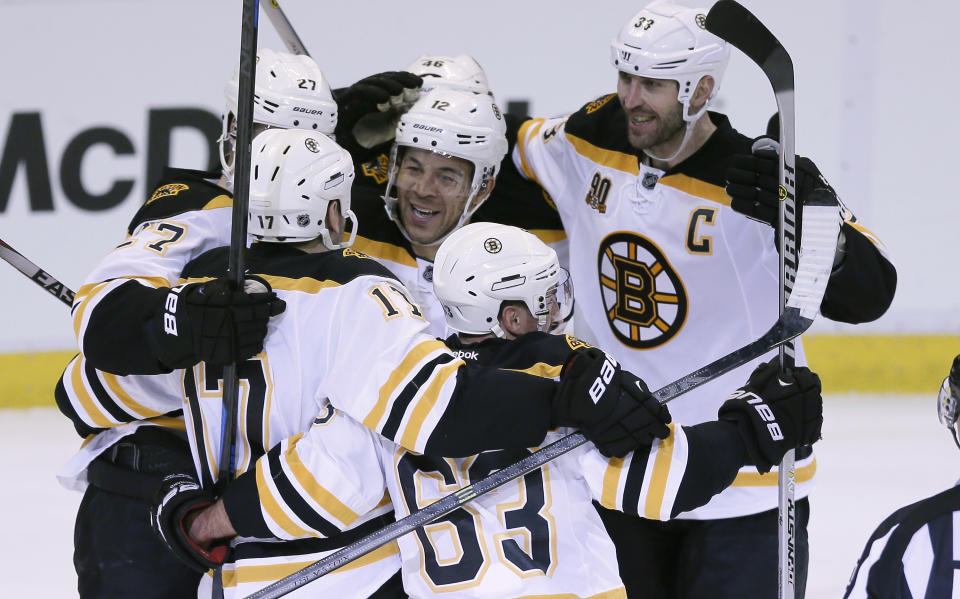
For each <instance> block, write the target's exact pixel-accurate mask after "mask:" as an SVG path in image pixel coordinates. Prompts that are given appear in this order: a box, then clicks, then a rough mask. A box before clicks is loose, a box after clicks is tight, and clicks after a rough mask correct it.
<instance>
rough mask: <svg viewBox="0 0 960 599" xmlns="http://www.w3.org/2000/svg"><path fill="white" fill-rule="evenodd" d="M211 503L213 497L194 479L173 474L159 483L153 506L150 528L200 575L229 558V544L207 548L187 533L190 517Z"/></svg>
mask: <svg viewBox="0 0 960 599" xmlns="http://www.w3.org/2000/svg"><path fill="white" fill-rule="evenodd" d="M212 503H213V496H212V495H210V494H209V493H207V492H206V491H204V490H203V489H202V488H200V485H199V484H197V480H196V479H195V478H194V477H192V476H190V475H189V474H170V475H167V476H166V477H164V479H163V482H162V483H160V488H159V489H158V490H157V494H156V496H155V497H154V501H153V505H152V506H150V526H151V527H152V528H153V532H154V534H155V535H157V537H159V538H160V540H161V541H162V542H163V544H164V545H166V546H167V547H168V548H169V549H170V551H172V552H173V554H174V555H176V556H177V558H178V559H179V560H180V561H182V562H183V563H184V564H186V565H187V566H189V567H190V568H192V569H193V570H196V571H198V572H206V571H207V570H210V569H211V568H216V567H218V566H220V565H221V564H223V560H224V559H225V558H226V555H227V548H228V545H226V544H221V545H214V546H212V547H210V548H209V549H204V548H203V547H201V546H200V545H198V544H197V543H195V542H194V541H193V539H191V538H190V536H189V535H188V534H187V526H186V522H185V521H186V520H187V518H188V516H189V515H190V514H192V513H193V512H196V511H198V510H202V509H203V508H205V507H207V506H208V505H211V504H212Z"/></svg>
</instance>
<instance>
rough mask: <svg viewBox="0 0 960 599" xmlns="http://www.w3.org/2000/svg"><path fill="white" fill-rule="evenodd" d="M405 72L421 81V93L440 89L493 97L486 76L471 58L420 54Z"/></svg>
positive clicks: (462, 55) (478, 64)
mask: <svg viewBox="0 0 960 599" xmlns="http://www.w3.org/2000/svg"><path fill="white" fill-rule="evenodd" d="M407 71H409V72H411V73H413V74H414V75H419V76H420V77H421V78H422V79H423V87H421V88H420V91H421V93H424V94H425V93H427V92H429V91H430V90H432V89H435V88H438V87H442V88H445V89H455V90H459V91H466V92H472V93H475V94H486V95H489V96H492V95H493V92H491V91H490V84H489V83H488V82H487V74H486V73H485V72H484V71H483V67H481V66H480V63H478V62H477V61H476V59H474V58H473V57H472V56H468V55H467V54H461V55H459V56H438V55H430V54H421V55H420V57H419V58H417V59H416V60H415V61H413V63H412V64H411V65H410V66H409V67H407Z"/></svg>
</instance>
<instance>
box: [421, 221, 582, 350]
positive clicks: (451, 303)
mask: <svg viewBox="0 0 960 599" xmlns="http://www.w3.org/2000/svg"><path fill="white" fill-rule="evenodd" d="M433 290H434V293H436V295H437V300H439V302H440V304H441V305H442V306H443V311H444V315H445V316H446V320H447V326H449V327H450V328H451V329H453V330H455V331H459V332H461V333H468V334H474V335H480V334H486V333H494V334H495V335H496V336H498V337H503V336H504V332H503V330H502V329H501V327H500V322H499V318H500V308H501V306H502V304H503V302H505V301H520V302H523V303H524V305H525V306H526V307H527V309H528V310H530V313H531V314H532V315H533V316H534V318H536V319H537V322H538V327H537V328H538V330H540V331H543V332H547V331H548V330H549V329H550V325H551V324H555V323H556V322H559V319H560V317H561V315H562V314H563V312H564V311H565V305H566V304H567V303H569V302H571V301H572V299H573V298H572V290H571V288H570V284H569V277H568V276H567V273H566V271H565V270H563V269H562V268H561V267H560V262H559V261H558V260H557V253H556V252H555V251H554V250H553V248H551V247H550V246H548V245H547V244H545V243H543V242H542V241H540V239H539V238H537V236H536V235H533V234H532V233H529V232H528V231H525V230H523V229H520V228H518V227H511V226H509V225H501V224H497V223H471V224H469V225H465V226H463V227H461V228H460V229H458V230H457V231H455V232H454V233H453V234H451V235H450V236H449V237H448V238H447V239H446V241H444V242H443V244H442V245H441V246H440V249H439V250H438V251H437V256H436V259H435V260H434V263H433Z"/></svg>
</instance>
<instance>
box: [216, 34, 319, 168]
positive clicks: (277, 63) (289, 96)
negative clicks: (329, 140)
mask: <svg viewBox="0 0 960 599" xmlns="http://www.w3.org/2000/svg"><path fill="white" fill-rule="evenodd" d="M254 79H255V80H254V88H255V89H254V95H253V122H254V123H259V124H262V125H268V126H271V127H280V128H284V129H292V128H297V129H307V130H310V131H313V132H316V133H322V134H323V135H328V136H332V135H333V130H334V129H335V128H336V126H337V103H336V102H335V101H334V100H333V94H332V93H330V84H329V83H328V82H327V79H326V77H324V76H323V73H322V72H321V71H320V67H319V66H317V63H316V62H314V60H313V59H312V58H310V57H309V56H303V55H299V54H290V53H288V52H276V51H274V50H271V49H269V48H261V49H260V50H258V51H257V67H256V73H255V75H254ZM239 89H240V66H239V65H237V67H236V68H235V69H234V71H233V76H232V77H231V78H230V81H228V82H227V85H226V87H224V90H223V91H224V96H225V99H226V105H225V107H224V110H223V116H222V119H221V120H222V122H223V125H222V130H221V135H220V140H219V141H220V163H221V165H222V166H223V172H224V175H226V177H227V181H228V182H229V183H230V184H231V186H232V185H233V164H232V162H233V161H232V160H228V159H227V153H232V152H233V148H232V145H233V144H232V143H231V147H230V148H227V147H226V144H227V143H229V142H231V141H232V136H234V135H235V132H234V121H235V120H236V114H237V106H238V96H239Z"/></svg>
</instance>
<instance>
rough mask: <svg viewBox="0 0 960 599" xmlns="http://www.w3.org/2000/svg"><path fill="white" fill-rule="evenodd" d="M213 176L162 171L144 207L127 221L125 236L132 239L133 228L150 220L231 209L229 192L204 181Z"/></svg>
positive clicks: (184, 170) (204, 173)
mask: <svg viewBox="0 0 960 599" xmlns="http://www.w3.org/2000/svg"><path fill="white" fill-rule="evenodd" d="M216 176H218V174H217V173H215V172H204V171H192V170H187V169H175V168H167V169H165V170H164V173H163V176H162V177H161V179H160V181H158V182H157V185H156V186H155V187H154V189H153V191H152V192H151V193H150V197H149V198H147V201H146V203H145V204H144V205H143V206H141V207H140V209H139V210H137V213H136V214H135V215H134V216H133V219H131V221H130V224H129V225H128V226H127V232H128V233H130V234H131V235H132V234H133V231H134V230H135V229H136V228H137V227H139V226H140V225H142V224H143V223H145V222H149V221H153V220H161V219H165V218H172V217H174V216H177V215H180V214H184V213H186V212H194V211H197V210H210V209H213V208H229V207H231V206H233V196H232V195H231V194H230V192H228V191H227V190H226V189H224V188H222V187H220V186H219V185H217V184H216V183H213V182H212V181H209V180H208V179H209V178H213V177H216Z"/></svg>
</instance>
